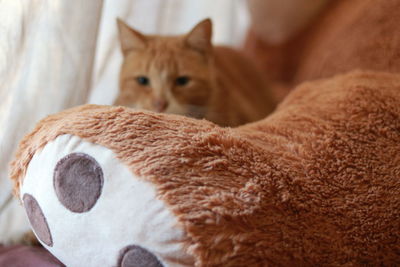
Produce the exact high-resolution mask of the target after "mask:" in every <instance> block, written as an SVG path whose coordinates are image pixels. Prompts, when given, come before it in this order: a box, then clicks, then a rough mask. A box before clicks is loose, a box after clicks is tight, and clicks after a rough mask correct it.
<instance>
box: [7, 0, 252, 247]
mask: <svg viewBox="0 0 400 267" xmlns="http://www.w3.org/2000/svg"><path fill="white" fill-rule="evenodd" d="M0 17H1V20H0V129H1V130H0V243H2V242H9V241H10V240H12V239H13V238H14V239H15V238H16V237H19V236H21V234H22V233H24V232H25V231H26V230H27V229H28V224H27V220H26V218H25V214H24V212H23V210H22V208H21V207H20V206H19V203H18V202H17V201H16V200H15V199H14V198H13V197H12V195H11V192H12V184H11V182H10V180H9V178H8V164H9V161H10V160H11V159H12V157H13V155H14V151H15V148H16V146H17V144H18V141H19V140H20V139H21V138H22V137H23V136H24V135H25V134H26V133H27V132H29V131H30V130H31V129H32V128H33V127H34V125H35V124H36V122H37V121H38V120H40V119H42V118H43V117H45V116H46V115H48V114H51V113H55V112H58V111H60V110H63V109H65V108H68V107H71V106H75V105H79V104H83V103H85V102H88V101H89V102H91V103H97V104H111V103H112V101H113V99H114V97H115V95H116V93H117V89H118V72H119V66H120V64H121V59H122V58H121V55H120V52H119V44H118V39H117V30H116V22H115V19H116V17H120V18H122V19H124V20H126V21H127V22H128V23H129V24H131V25H132V26H134V27H135V28H137V29H139V30H141V31H143V32H144V33H150V34H181V33H185V32H187V31H189V30H190V29H191V28H192V27H193V26H194V25H195V24H196V23H197V22H199V21H200V20H201V19H203V18H205V17H211V18H212V19H213V22H214V42H215V43H223V44H230V45H236V46H237V45H239V44H240V43H241V41H242V40H243V37H244V33H245V31H246V27H247V25H248V16H247V12H246V8H245V3H244V0H218V1H215V0H201V1H199V0H104V1H102V0H84V1H82V0H29V1H28V0H0ZM44 164H45V163H44Z"/></svg>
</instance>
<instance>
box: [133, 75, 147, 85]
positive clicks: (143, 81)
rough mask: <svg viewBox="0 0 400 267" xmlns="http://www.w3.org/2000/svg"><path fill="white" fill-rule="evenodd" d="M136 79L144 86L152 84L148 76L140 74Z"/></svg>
mask: <svg viewBox="0 0 400 267" xmlns="http://www.w3.org/2000/svg"><path fill="white" fill-rule="evenodd" d="M136 81H137V82H138V84H140V85H143V86H147V85H149V84H150V80H149V78H147V77H146V76H139V77H137V78H136Z"/></svg>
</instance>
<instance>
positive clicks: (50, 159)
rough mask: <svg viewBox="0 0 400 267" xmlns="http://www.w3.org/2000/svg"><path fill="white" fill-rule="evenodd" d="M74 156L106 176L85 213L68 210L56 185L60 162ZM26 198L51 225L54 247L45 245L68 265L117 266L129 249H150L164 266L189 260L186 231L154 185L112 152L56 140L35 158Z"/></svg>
mask: <svg viewBox="0 0 400 267" xmlns="http://www.w3.org/2000/svg"><path fill="white" fill-rule="evenodd" d="M75 152H79V153H86V154H88V155H90V156H91V157H93V158H94V159H95V160H96V161H97V163H98V164H99V165H100V167H101V168H102V171H103V175H104V182H103V188H102V192H101V195H100V197H99V199H98V200H97V202H96V204H95V205H94V206H93V208H92V209H90V210H89V211H87V212H84V213H73V212H71V211H69V210H68V209H66V208H65V207H64V206H63V205H62V204H61V203H60V201H59V200H58V198H57V195H56V193H55V190H54V186H53V184H54V183H53V177H54V169H55V166H56V164H57V162H58V161H59V160H60V159H62V158H63V157H64V156H66V155H68V154H70V153H75ZM43 162H46V165H45V166H43ZM25 193H28V194H30V195H32V196H33V197H35V198H36V200H37V201H38V203H39V205H40V207H41V209H42V211H43V213H44V216H45V217H46V220H47V223H48V225H49V229H50V232H51V235H52V240H53V246H52V247H48V246H46V245H45V244H43V245H44V246H45V247H46V248H47V249H48V250H49V251H50V252H52V253H53V254H54V255H55V256H56V257H57V258H58V259H60V260H61V261H62V262H63V263H64V264H66V265H67V266H70V267H75V266H76V267H80V266H87V267H92V266H93V267H97V266H116V265H117V261H118V256H119V251H120V250H121V249H123V248H124V247H126V246H129V245H139V246H141V247H143V248H145V249H147V250H148V251H150V252H152V253H153V254H154V255H155V256H156V257H158V258H159V260H160V261H161V262H162V263H163V265H164V266H177V267H179V266H184V265H180V264H177V263H176V262H171V259H188V255H186V254H184V253H183V252H182V251H183V248H182V241H183V239H184V238H185V236H184V234H183V231H182V230H181V229H180V228H178V227H177V225H178V222H177V219H176V218H175V217H174V216H173V215H172V213H171V212H170V211H169V210H168V209H167V208H166V206H165V204H164V203H163V202H162V201H161V200H159V199H157V197H156V190H155V188H154V186H153V185H152V184H150V183H147V182H144V181H142V180H140V179H139V178H137V177H135V176H134V175H133V174H132V173H131V172H130V170H129V169H128V168H127V167H126V166H125V165H124V164H122V163H121V162H120V161H119V160H118V159H117V157H116V155H115V154H114V153H113V152H112V151H111V150H110V149H108V148H105V147H102V146H100V145H94V144H92V143H89V142H86V141H83V140H81V139H79V138H78V137H76V136H71V135H62V136H59V137H57V138H56V139H55V140H54V141H52V142H49V143H48V144H47V145H46V146H45V147H44V149H43V150H42V151H39V152H37V153H36V154H35V155H34V156H33V158H32V160H31V162H30V164H29V167H28V171H27V174H26V178H25V181H24V183H23V186H22V189H21V199H22V197H23V195H24V194H25Z"/></svg>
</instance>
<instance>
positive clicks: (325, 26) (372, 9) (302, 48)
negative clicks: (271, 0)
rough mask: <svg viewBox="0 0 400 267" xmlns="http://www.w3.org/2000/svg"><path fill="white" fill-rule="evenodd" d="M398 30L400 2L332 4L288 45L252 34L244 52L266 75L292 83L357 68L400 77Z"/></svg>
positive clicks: (357, 0)
mask: <svg viewBox="0 0 400 267" xmlns="http://www.w3.org/2000/svg"><path fill="white" fill-rule="evenodd" d="M253 1H257V0H253ZM259 1H260V2H262V1H263V0H259ZM258 12H260V11H259V10H258ZM256 18H257V16H256ZM254 23H257V22H256V21H254ZM399 25H400V0H335V1H331V3H330V4H329V5H328V6H327V7H326V9H325V10H324V11H323V12H321V14H320V16H319V17H318V18H317V19H316V20H315V21H314V22H313V23H311V25H310V26H309V27H308V28H307V29H306V30H305V31H303V32H300V33H299V34H298V36H297V37H295V38H293V39H291V40H290V41H287V42H285V43H283V44H280V45H270V44H267V43H265V42H263V41H262V40H261V39H262V38H261V37H258V36H257V35H255V34H254V33H253V32H250V33H249V36H248V40H247V43H246V46H245V50H246V52H248V53H249V54H251V55H253V58H254V59H255V60H256V61H259V62H260V63H261V64H262V65H263V68H264V70H265V73H266V74H267V75H268V74H271V77H272V78H273V79H277V80H280V81H283V82H288V83H294V84H298V83H299V82H303V81H309V80H313V79H319V78H327V77H332V76H333V75H336V74H339V73H345V72H348V71H351V70H354V69H360V68H362V69H365V70H374V71H387V72H394V73H399V72H400V28H399ZM258 31H260V27H258ZM276 67H277V68H276Z"/></svg>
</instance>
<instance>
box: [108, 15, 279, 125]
mask: <svg viewBox="0 0 400 267" xmlns="http://www.w3.org/2000/svg"><path fill="white" fill-rule="evenodd" d="M119 29H120V39H121V47H122V52H123V54H124V62H123V65H122V68H121V73H120V94H119V95H118V98H117V99H116V102H115V104H116V105H123V106H130V107H135V108H143V109H147V110H152V111H157V112H166V113H174V114H180V115H187V116H191V117H196V118H206V119H208V120H210V121H213V122H215V123H218V124H219V125H224V126H236V125H240V124H244V123H247V122H251V121H256V120H259V119H262V118H263V117H265V116H266V115H267V114H269V113H270V112H271V111H272V110H273V108H274V106H273V104H272V103H273V102H272V99H271V96H270V95H269V93H270V92H269V91H268V90H269V89H268V87H267V84H266V82H265V80H264V78H263V76H262V74H261V73H260V71H259V70H258V69H257V68H256V67H255V66H254V65H253V64H252V62H251V61H250V60H248V59H247V58H246V57H245V56H244V55H243V54H242V53H240V52H239V51H236V50H234V49H231V48H228V47H221V46H216V47H213V46H212V44H211V21H210V20H204V21H202V22H200V23H199V24H198V25H197V26H195V27H194V29H193V30H192V31H191V32H189V33H188V34H186V35H182V36H148V35H143V34H141V33H139V32H137V31H135V30H133V29H132V28H130V27H129V26H128V25H126V24H125V23H123V22H122V21H119ZM140 77H141V78H142V79H143V78H145V79H147V81H146V84H141V83H140V82H139V81H138V79H140ZM179 79H186V81H185V84H180V83H179V81H180V80H179Z"/></svg>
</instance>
